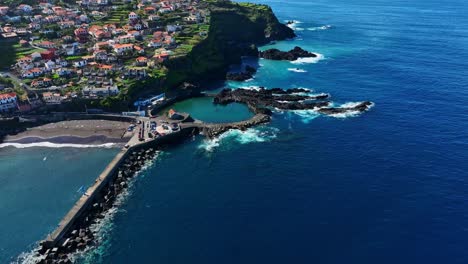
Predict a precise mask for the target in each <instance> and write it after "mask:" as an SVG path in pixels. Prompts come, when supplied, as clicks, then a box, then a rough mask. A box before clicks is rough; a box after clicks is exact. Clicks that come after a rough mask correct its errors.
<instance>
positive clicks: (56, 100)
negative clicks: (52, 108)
mask: <svg viewBox="0 0 468 264" xmlns="http://www.w3.org/2000/svg"><path fill="white" fill-rule="evenodd" d="M62 99H63V98H62V96H61V95H60V94H59V93H51V92H46V93H43V94H42V100H44V102H45V103H46V104H49V105H52V104H60V103H62Z"/></svg>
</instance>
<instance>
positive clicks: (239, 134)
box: [198, 127, 279, 152]
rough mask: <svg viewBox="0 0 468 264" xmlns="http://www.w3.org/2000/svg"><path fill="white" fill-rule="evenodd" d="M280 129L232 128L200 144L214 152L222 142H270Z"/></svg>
mask: <svg viewBox="0 0 468 264" xmlns="http://www.w3.org/2000/svg"><path fill="white" fill-rule="evenodd" d="M278 131H279V129H278V128H274V127H258V128H249V129H247V130H245V131H241V130H238V129H231V130H228V131H227V132H225V133H223V134H221V135H220V136H218V137H217V138H214V139H205V140H203V142H202V143H201V144H200V145H199V146H198V148H199V149H202V150H204V151H206V152H213V151H214V150H215V149H217V148H219V147H220V146H221V145H222V143H227V142H231V143H237V144H249V143H258V142H268V141H271V140H273V139H275V138H276V137H277V134H278Z"/></svg>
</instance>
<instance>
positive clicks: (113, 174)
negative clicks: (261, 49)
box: [37, 111, 270, 263]
mask: <svg viewBox="0 0 468 264" xmlns="http://www.w3.org/2000/svg"><path fill="white" fill-rule="evenodd" d="M269 120H270V117H269V116H268V115H262V114H257V115H254V116H253V117H252V118H251V119H249V120H245V121H241V122H233V123H222V124H220V123H217V124H214V123H205V122H203V121H200V120H195V119H193V118H191V117H190V115H189V114H186V113H177V112H175V111H172V112H171V113H169V115H168V116H165V115H162V116H152V117H138V118H135V123H136V124H134V125H131V126H129V128H128V131H127V133H132V136H131V137H130V140H129V141H128V143H127V144H126V145H125V146H124V147H123V148H122V149H121V150H120V151H119V152H118V153H117V155H116V156H115V157H114V159H113V160H112V161H111V162H110V163H109V164H108V165H107V167H106V168H105V169H104V170H103V172H102V173H101V174H100V175H99V176H98V177H97V178H96V180H95V181H94V183H93V184H92V186H90V187H89V188H88V189H87V190H86V191H85V192H84V193H83V195H82V196H81V197H80V198H79V200H78V201H77V202H76V203H75V204H74V206H73V207H72V208H71V209H70V211H69V212H68V213H67V214H66V215H65V216H64V218H63V219H62V220H61V221H60V223H59V224H58V227H57V228H56V229H55V230H54V231H53V232H52V233H50V234H49V235H48V236H47V237H46V238H45V239H44V240H43V241H42V242H40V249H39V250H38V252H37V254H38V258H39V259H40V261H39V263H70V259H69V256H68V255H69V254H71V253H74V252H76V251H78V250H83V249H85V248H86V247H87V246H90V245H92V244H93V243H94V235H93V233H92V231H91V230H90V225H91V224H92V223H93V222H94V221H96V220H97V219H99V218H100V217H102V214H103V213H105V212H106V211H107V210H109V209H110V208H111V207H112V206H113V203H114V202H115V199H116V197H117V196H118V195H119V193H121V192H122V191H123V190H124V189H125V188H126V187H127V185H128V180H129V179H130V178H132V177H133V176H134V175H135V174H136V173H137V172H138V171H139V170H141V168H142V167H143V166H144V165H145V162H147V161H149V160H151V159H153V158H154V157H155V155H156V153H157V150H159V149H160V148H161V147H163V146H167V145H172V144H177V143H180V142H183V141H184V140H185V139H187V138H189V137H190V136H194V135H197V134H203V135H206V136H207V137H215V136H217V135H219V134H221V133H223V132H225V131H227V130H229V129H242V130H243V129H246V128H248V127H251V126H254V125H258V124H261V123H266V122H268V121H269Z"/></svg>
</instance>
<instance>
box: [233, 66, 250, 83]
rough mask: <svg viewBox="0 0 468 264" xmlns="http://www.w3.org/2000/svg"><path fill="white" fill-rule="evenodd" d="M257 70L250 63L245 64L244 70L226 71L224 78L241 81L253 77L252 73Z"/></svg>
mask: <svg viewBox="0 0 468 264" xmlns="http://www.w3.org/2000/svg"><path fill="white" fill-rule="evenodd" d="M256 72H257V69H255V68H254V67H252V66H250V65H246V66H245V69H244V71H240V72H228V73H227V74H226V80H229V81H237V82H242V81H246V80H249V79H252V78H253V75H254V74H255V73H256Z"/></svg>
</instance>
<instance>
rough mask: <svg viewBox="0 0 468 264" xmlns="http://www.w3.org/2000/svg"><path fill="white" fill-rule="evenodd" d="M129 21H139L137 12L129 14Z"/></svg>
mask: <svg viewBox="0 0 468 264" xmlns="http://www.w3.org/2000/svg"><path fill="white" fill-rule="evenodd" d="M128 19H132V20H133V19H138V15H137V14H136V13H135V12H130V14H128Z"/></svg>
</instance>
